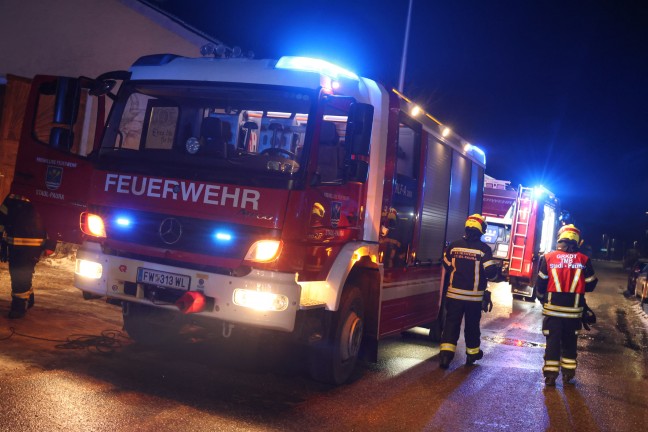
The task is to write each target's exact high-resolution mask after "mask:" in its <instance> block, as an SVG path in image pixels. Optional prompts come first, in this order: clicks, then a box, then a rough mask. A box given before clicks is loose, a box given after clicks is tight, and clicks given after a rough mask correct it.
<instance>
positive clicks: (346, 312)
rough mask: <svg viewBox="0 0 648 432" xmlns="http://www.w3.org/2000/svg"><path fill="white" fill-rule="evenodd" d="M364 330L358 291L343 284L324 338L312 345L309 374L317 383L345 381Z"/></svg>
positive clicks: (355, 358)
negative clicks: (340, 298) (325, 338)
mask: <svg viewBox="0 0 648 432" xmlns="http://www.w3.org/2000/svg"><path fill="white" fill-rule="evenodd" d="M363 330H364V303H363V301H362V295H361V293H360V290H359V289H358V288H357V287H354V286H347V287H346V288H345V289H344V292H343V293H342V300H341V302H340V308H339V309H338V311H337V312H336V313H335V316H334V317H333V320H332V329H331V332H330V336H329V338H328V340H324V341H321V342H320V343H318V344H316V345H314V346H313V347H312V350H311V353H310V362H309V363H310V375H311V377H312V378H313V379H314V380H316V381H320V382H324V383H327V384H333V385H340V384H342V383H344V382H345V381H347V380H348V379H349V377H350V376H351V373H352V372H353V369H354V368H355V365H356V363H357V361H358V353H359V352H360V345H361V343H362V335H363Z"/></svg>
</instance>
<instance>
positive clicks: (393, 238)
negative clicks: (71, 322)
mask: <svg viewBox="0 0 648 432" xmlns="http://www.w3.org/2000/svg"><path fill="white" fill-rule="evenodd" d="M116 84H120V85H119V91H118V92H115V91H114V89H115V88H117V87H116ZM109 107H111V109H110V113H109V115H107V114H106V112H107V111H108V108H109ZM95 117H96V118H98V120H97V121H96V122H94V121H92V119H93V118H95ZM104 118H107V121H105V122H104ZM484 168H485V157H484V154H483V153H482V152H481V150H479V149H478V148H477V147H474V146H472V145H471V144H469V143H468V142H466V141H465V140H464V139H462V138H461V137H460V136H458V135H457V134H455V133H452V132H451V131H450V130H449V129H448V128H446V127H445V126H444V125H442V124H441V123H440V122H438V121H437V120H436V119H435V118H434V117H432V116H431V115H429V114H427V113H426V112H424V111H423V110H422V109H421V108H420V107H418V106H416V105H415V104H414V103H413V102H412V101H410V100H409V99H407V98H406V97H405V96H403V95H402V94H400V93H399V92H397V91H395V90H388V89H386V88H384V87H383V86H381V85H380V84H378V83H376V82H374V81H372V80H370V79H366V78H362V77H359V76H357V75H355V74H353V73H351V72H349V71H347V70H345V69H342V68H339V67H337V66H335V65H333V64H330V63H327V62H324V61H321V60H317V59H309V58H302V57H283V58H281V59H279V60H278V61H277V60H252V59H247V58H184V57H179V56H176V55H169V54H164V55H152V56H147V57H143V58H140V59H139V60H137V61H136V62H135V63H134V64H133V66H132V67H131V69H130V70H129V71H128V72H113V73H107V74H104V75H102V76H100V77H98V78H97V79H87V78H64V77H52V76H38V77H36V78H35V79H34V82H33V87H32V91H31V94H30V96H29V102H28V107H27V116H26V121H25V124H24V128H23V133H22V139H21V144H20V149H19V153H18V161H17V167H16V175H15V181H14V183H13V188H12V190H13V192H15V193H20V194H23V195H27V196H29V197H31V198H32V199H33V201H34V202H35V204H36V205H37V207H38V209H39V210H40V211H41V212H42V213H44V214H46V215H47V220H48V230H49V232H50V235H51V236H53V237H56V238H57V239H58V240H63V241H75V242H78V243H80V244H81V246H80V248H79V250H78V253H77V260H76V270H75V282H74V283H75V285H76V286H77V287H78V288H79V289H80V290H82V291H83V293H84V295H85V296H86V297H94V296H101V297H106V298H107V299H108V300H109V302H111V303H113V304H116V305H120V306H121V308H122V310H123V319H124V328H125V329H126V331H127V332H128V333H129V335H130V336H131V337H132V338H133V339H135V340H137V341H140V342H147V343H156V342H160V341H162V340H164V339H166V338H168V337H169V336H171V335H174V334H177V333H178V332H179V331H180V330H181V329H182V327H183V326H184V325H186V324H187V323H193V324H199V325H203V326H212V327H216V326H217V327H219V328H222V334H223V335H226V336H228V335H230V334H235V333H236V332H237V330H243V329H244V330H251V329H252V330H255V331H258V332H268V333H272V334H275V335H277V334H282V335H286V336H289V337H291V338H292V339H293V340H294V341H295V342H298V343H299V344H300V346H304V347H306V348H307V350H308V352H309V353H310V354H309V356H308V359H309V360H308V362H309V370H310V372H311V375H312V376H313V377H314V378H315V379H318V380H321V381H325V382H330V383H334V384H340V383H342V382H344V381H345V380H347V379H348V378H349V376H350V374H351V372H352V370H353V368H354V365H355V363H356V360H357V358H358V357H359V356H363V357H365V358H367V359H369V360H375V358H376V355H377V341H378V340H379V339H381V338H384V337H387V336H390V335H397V334H399V333H401V332H402V331H404V330H407V329H411V328H413V327H416V326H422V327H428V328H431V329H432V330H431V336H432V337H435V336H438V330H439V327H438V325H437V324H438V319H439V310H440V302H441V287H440V275H441V264H440V260H441V256H442V252H443V248H444V245H445V243H446V242H447V241H451V240H454V239H456V238H458V237H460V236H461V235H462V234H463V230H464V221H465V219H466V217H467V216H468V215H469V214H472V213H477V212H480V211H481V206H482V191H483V179H484Z"/></svg>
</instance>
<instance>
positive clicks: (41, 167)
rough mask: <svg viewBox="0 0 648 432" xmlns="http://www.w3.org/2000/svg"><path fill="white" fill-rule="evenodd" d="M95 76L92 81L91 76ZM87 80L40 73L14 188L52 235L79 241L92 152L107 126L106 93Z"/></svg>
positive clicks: (30, 103) (28, 109)
mask: <svg viewBox="0 0 648 432" xmlns="http://www.w3.org/2000/svg"><path fill="white" fill-rule="evenodd" d="M87 81H92V80H87ZM90 93H91V91H90V87H88V86H87V85H86V86H85V88H84V79H79V78H66V77H52V76H36V77H35V78H34V80H33V82H32V87H31V91H30V94H29V98H28V101H27V107H26V110H25V117H24V122H23V128H22V133H21V138H20V143H19V145H18V152H17V157H16V168H15V173H14V179H13V183H12V185H11V192H12V193H16V194H20V195H23V196H26V197H28V198H29V199H30V200H31V201H32V202H33V203H34V205H35V206H36V208H37V209H38V211H39V212H40V214H41V216H42V217H43V220H44V221H45V225H46V228H47V232H48V235H49V237H50V238H52V239H55V240H59V241H65V242H73V243H79V242H80V241H81V233H80V230H79V215H80V213H81V212H82V211H83V210H84V209H85V207H86V202H87V196H88V192H89V190H90V187H89V186H90V185H89V181H90V179H91V177H92V164H91V163H90V160H89V158H88V155H89V154H90V153H91V152H92V150H93V148H94V146H95V143H98V139H97V138H98V136H99V134H100V133H101V132H102V130H103V124H104V117H105V110H104V106H103V104H104V103H105V101H104V97H103V96H100V97H93V96H90Z"/></svg>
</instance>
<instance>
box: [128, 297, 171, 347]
mask: <svg viewBox="0 0 648 432" xmlns="http://www.w3.org/2000/svg"><path fill="white" fill-rule="evenodd" d="M122 316H123V319H124V330H125V331H126V333H128V336H129V337H130V338H131V339H133V340H134V341H135V342H137V343H139V344H142V345H149V346H155V345H162V344H163V343H167V342H172V341H173V340H175V339H176V338H177V336H178V335H179V333H180V329H181V328H182V319H181V316H180V315H179V314H178V313H174V312H172V311H168V310H166V309H158V308H153V307H150V306H146V305H141V304H138V303H128V302H125V303H124V304H123V305H122Z"/></svg>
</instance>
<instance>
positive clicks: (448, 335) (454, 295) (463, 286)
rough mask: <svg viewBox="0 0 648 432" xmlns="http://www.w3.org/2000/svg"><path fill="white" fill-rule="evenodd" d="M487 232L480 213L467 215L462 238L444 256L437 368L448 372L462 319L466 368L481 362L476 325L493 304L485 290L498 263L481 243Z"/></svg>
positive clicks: (488, 248) (487, 247)
mask: <svg viewBox="0 0 648 432" xmlns="http://www.w3.org/2000/svg"><path fill="white" fill-rule="evenodd" d="M485 231H486V220H485V219H484V217H483V216H482V215H480V214H473V215H471V216H468V219H466V224H465V235H464V236H463V237H462V238H461V239H459V240H457V241H454V242H452V243H451V244H450V245H449V246H448V248H447V249H446V251H445V252H444V254H443V265H444V267H445V271H446V275H447V276H446V278H445V279H446V281H445V283H446V284H447V290H445V291H446V299H445V311H446V317H445V323H444V325H443V333H442V335H441V352H440V353H439V359H440V367H441V368H443V369H447V368H448V367H449V366H450V362H451V361H452V359H453V358H454V355H455V351H456V349H457V341H458V340H459V332H460V329H461V321H462V320H464V319H465V324H464V339H465V342H466V365H468V366H470V365H472V364H473V363H475V362H476V361H477V360H480V359H481V358H482V357H483V356H484V353H483V351H482V350H481V349H479V345H480V337H481V332H480V329H479V322H480V320H481V313H482V310H483V311H484V312H489V311H490V310H491V309H492V307H493V303H492V301H491V300H490V292H489V291H487V290H486V287H487V283H488V281H487V279H493V278H494V277H495V276H496V275H497V263H496V261H495V260H493V259H492V258H493V253H492V251H491V248H490V247H489V246H488V245H487V244H486V243H484V242H483V241H481V236H482V235H483V234H484V232H485Z"/></svg>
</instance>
